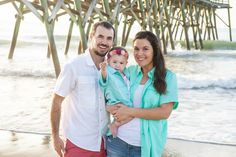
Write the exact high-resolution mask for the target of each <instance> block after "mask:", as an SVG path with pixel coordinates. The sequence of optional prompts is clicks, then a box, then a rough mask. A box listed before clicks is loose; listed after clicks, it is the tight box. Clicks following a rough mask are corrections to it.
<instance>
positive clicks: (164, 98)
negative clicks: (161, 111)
mask: <svg viewBox="0 0 236 157" xmlns="http://www.w3.org/2000/svg"><path fill="white" fill-rule="evenodd" d="M166 85H167V89H166V93H165V94H161V96H160V104H166V103H170V102H173V103H174V105H173V109H176V108H177V107H178V104H179V102H178V87H177V78H176V74H174V73H172V72H170V71H168V72H167V74H166Z"/></svg>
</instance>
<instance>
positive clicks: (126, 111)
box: [113, 104, 134, 122]
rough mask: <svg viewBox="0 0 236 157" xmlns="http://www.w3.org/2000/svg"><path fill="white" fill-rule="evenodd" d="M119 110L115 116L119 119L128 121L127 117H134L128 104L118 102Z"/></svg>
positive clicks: (119, 120)
mask: <svg viewBox="0 0 236 157" xmlns="http://www.w3.org/2000/svg"><path fill="white" fill-rule="evenodd" d="M116 106H117V110H116V111H115V113H114V115H113V116H114V118H115V119H116V120H117V121H118V122H121V121H126V120H127V119H130V118H134V117H132V115H131V109H132V108H129V107H128V106H126V105H123V104H117V105H116Z"/></svg>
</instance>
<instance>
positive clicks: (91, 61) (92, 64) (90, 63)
mask: <svg viewBox="0 0 236 157" xmlns="http://www.w3.org/2000/svg"><path fill="white" fill-rule="evenodd" d="M85 55H86V56H87V57H86V63H87V65H89V66H95V64H94V62H93V59H92V56H91V53H90V51H89V49H86V50H85Z"/></svg>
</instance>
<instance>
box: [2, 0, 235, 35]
mask: <svg viewBox="0 0 236 157" xmlns="http://www.w3.org/2000/svg"><path fill="white" fill-rule="evenodd" d="M229 2H230V5H231V6H232V9H230V14H231V27H232V28H233V29H236V20H234V18H233V17H234V16H233V15H236V0H230V1H229ZM6 13H7V16H5V14H6ZM15 14H16V11H15V9H14V7H13V5H11V4H10V3H8V4H4V5H0V23H1V25H0V36H1V35H2V33H6V32H13V29H14V24H15V17H14V16H15ZM217 14H218V15H219V16H220V17H221V18H222V19H224V20H225V22H226V23H228V20H227V17H228V12H227V9H217ZM62 18H63V17H60V19H59V20H58V23H57V27H58V28H55V32H54V33H55V34H67V31H68V27H69V20H68V19H69V17H64V18H65V20H64V19H62ZM32 20H33V21H34V27H33V29H34V30H35V31H33V33H34V34H37V33H39V34H40V35H44V34H42V32H43V33H46V32H45V26H44V25H43V24H42V23H41V22H40V21H39V19H37V17H35V16H34V15H33V14H26V15H24V20H23V22H22V23H21V28H20V31H22V32H24V35H28V34H29V35H30V31H28V30H32ZM66 21H67V23H66ZM4 23H5V26H3V25H2V24H4ZM217 28H225V29H228V28H227V27H226V26H225V25H224V24H223V23H222V22H221V21H220V20H219V19H218V18H217ZM62 30H63V31H62ZM73 31H74V32H73V34H74V35H77V34H79V32H78V29H77V30H75V29H73ZM132 31H134V32H133V34H136V31H137V30H135V28H134V29H133V30H132ZM27 33H28V34H27ZM10 34H12V33H10ZM31 34H32V32H31ZM45 35H46V34H45ZM131 36H132V32H131Z"/></svg>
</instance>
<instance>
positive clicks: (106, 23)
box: [91, 21, 115, 40]
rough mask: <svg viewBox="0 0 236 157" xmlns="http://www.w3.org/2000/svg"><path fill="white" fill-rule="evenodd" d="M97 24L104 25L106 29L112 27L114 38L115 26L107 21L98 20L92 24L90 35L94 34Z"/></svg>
mask: <svg viewBox="0 0 236 157" xmlns="http://www.w3.org/2000/svg"><path fill="white" fill-rule="evenodd" d="M98 26H102V27H105V28H107V29H112V30H113V34H114V35H113V40H114V39H115V28H114V27H113V26H112V24H111V23H110V22H108V21H99V22H96V23H94V24H93V27H92V30H91V35H94V34H95V32H96V29H97V27H98Z"/></svg>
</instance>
